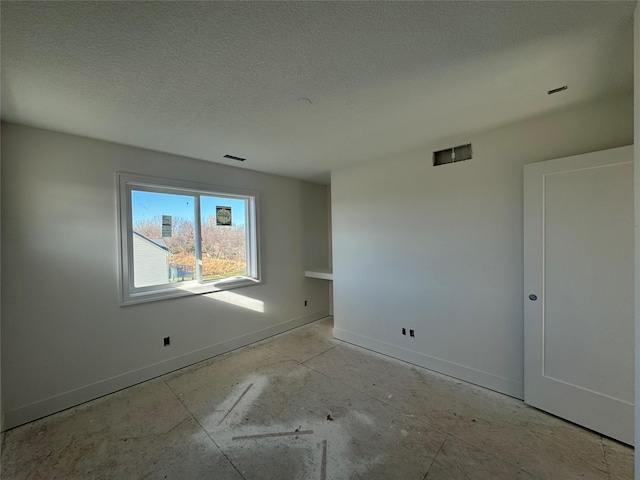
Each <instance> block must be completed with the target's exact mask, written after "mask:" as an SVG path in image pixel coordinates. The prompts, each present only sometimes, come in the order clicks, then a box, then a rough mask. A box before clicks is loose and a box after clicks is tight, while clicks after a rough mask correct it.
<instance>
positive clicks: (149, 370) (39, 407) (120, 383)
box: [2, 309, 329, 431]
mask: <svg viewBox="0 0 640 480" xmlns="http://www.w3.org/2000/svg"><path fill="white" fill-rule="evenodd" d="M328 315H329V310H328V309H323V310H319V311H317V312H314V313H310V314H308V315H304V316H302V317H298V318H294V319H292V320H288V321H286V322H282V323H278V324H276V325H272V326H270V327H267V328H263V329H261V330H257V331H255V332H251V333H248V334H246V335H242V336H240V337H236V338H232V339H230V340H226V341H224V342H221V343H217V344H215V345H211V346H209V347H205V348H202V349H200V350H196V351H193V352H189V353H185V354H183V355H179V356H177V357H173V358H170V359H167V360H163V361H162V362H158V363H155V364H152V365H148V366H146V367H142V368H139V369H136V370H132V371H130V372H125V373H123V374H120V375H116V376H114V377H111V378H107V379H104V380H99V381H97V382H94V383H91V384H89V385H85V386H82V387H79V388H76V389H74V390H70V391H67V392H64V393H60V394H58V395H54V396H52V397H49V398H45V399H43V400H39V401H37V402H33V403H30V404H28V405H24V406H22V407H19V408H16V409H13V410H9V411H7V412H4V422H3V425H2V431H4V430H8V429H10V428H14V427H17V426H19V425H22V424H24V423H27V422H32V421H33V420H37V419H39V418H42V417H46V416H47V415H51V414H53V413H56V412H60V411H62V410H66V409H67V408H71V407H74V406H76V405H80V404H81V403H85V402H88V401H90V400H94V399H96V398H99V397H102V396H104V395H108V394H110V393H113V392H117V391H118V390H122V389H123V388H127V387H131V386H133V385H136V384H138V383H141V382H144V381H147V380H150V379H152V378H155V377H158V376H160V375H164V374H166V373H169V372H173V371H175V370H178V369H180V368H184V367H187V366H189V365H193V364H194V363H198V362H201V361H203V360H207V359H209V358H212V357H215V356H217V355H220V354H223V353H227V352H230V351H231V350H235V349H236V348H240V347H244V346H246V345H249V344H251V343H255V342H259V341H260V340H264V339H265V338H269V337H271V336H273V335H277V334H279V333H282V332H286V331H287V330H291V329H292V328H296V327H300V326H302V325H305V324H307V323H310V322H313V321H315V320H319V319H321V318H324V317H326V316H328Z"/></svg>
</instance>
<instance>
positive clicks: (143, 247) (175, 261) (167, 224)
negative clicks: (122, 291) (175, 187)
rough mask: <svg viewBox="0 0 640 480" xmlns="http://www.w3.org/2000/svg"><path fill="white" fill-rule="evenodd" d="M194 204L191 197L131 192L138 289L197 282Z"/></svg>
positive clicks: (135, 273)
mask: <svg viewBox="0 0 640 480" xmlns="http://www.w3.org/2000/svg"><path fill="white" fill-rule="evenodd" d="M194 203H195V198H194V197H193V196H189V195H175V194H171V193H156V192H146V191H143V190H132V191H131V211H132V222H133V239H132V244H133V272H134V286H135V287H136V288H139V287H148V286H153V285H164V284H167V283H177V282H186V281H190V280H195V266H196V256H195V242H194V238H195V237H194V224H195V221H194V220H195V214H194Z"/></svg>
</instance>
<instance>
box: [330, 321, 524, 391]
mask: <svg viewBox="0 0 640 480" xmlns="http://www.w3.org/2000/svg"><path fill="white" fill-rule="evenodd" d="M333 336H334V337H335V338H337V339H338V340H344V341H345V342H348V343H352V344H354V345H357V346H359V347H363V348H367V349H369V350H373V351H375V352H378V353H382V354H383V355H388V356H390V357H394V358H397V359H399V360H402V361H405V362H409V363H412V364H414V365H418V366H419V367H424V368H428V369H429V370H433V371H434V372H437V373H442V374H444V375H448V376H451V377H455V378H458V379H460V380H464V381H466V382H469V383H473V384H474V385H478V386H481V387H484V388H488V389H490V390H494V391H496V392H499V393H504V394H505V395H509V396H511V397H515V398H518V399H520V400H522V399H523V398H524V384H522V383H520V382H516V381H513V380H510V379H508V378H504V377H499V376H497V375H493V374H491V373H488V372H483V371H482V370H476V369H473V368H470V367H466V366H464V365H460V364H457V363H453V362H449V361H447V360H442V359H440V358H436V357H432V356H430V355H425V354H424V353H419V352H414V351H412V350H408V349H405V348H402V347H398V346H396V345H392V344H390V343H387V342H383V341H380V340H376V339H374V338H370V337H365V336H363V335H358V334H357V333H352V332H348V331H345V330H341V329H339V328H334V329H333Z"/></svg>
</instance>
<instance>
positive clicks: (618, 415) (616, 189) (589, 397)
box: [524, 146, 634, 444]
mask: <svg viewBox="0 0 640 480" xmlns="http://www.w3.org/2000/svg"><path fill="white" fill-rule="evenodd" d="M524 238H525V243H524V271H525V278H524V287H525V292H524V293H525V300H524V301H525V309H524V310H525V326H524V333H525V372H524V373H525V390H524V392H525V393H524V397H525V402H526V403H528V404H530V405H532V406H534V407H537V408H540V409H541V410H545V411H548V412H549V413H552V414H554V415H557V416H559V417H562V418H565V419H567V420H570V421H572V422H575V423H578V424H580V425H583V426H585V427H587V428H590V429H592V430H595V431H597V432H600V433H602V434H604V435H607V436H609V437H612V438H615V439H618V440H620V441H622V442H625V443H628V444H633V425H634V422H633V401H634V398H633V395H634V393H633V392H634V377H633V358H634V357H633V355H634V321H633V303H634V298H633V295H634V283H633V282H634V279H633V248H634V240H633V146H629V147H621V148H616V149H612V150H606V151H601V152H594V153H589V154H585V155H578V156H574V157H567V158H561V159H558V160H550V161H547V162H540V163H536V164H531V165H527V166H525V167H524Z"/></svg>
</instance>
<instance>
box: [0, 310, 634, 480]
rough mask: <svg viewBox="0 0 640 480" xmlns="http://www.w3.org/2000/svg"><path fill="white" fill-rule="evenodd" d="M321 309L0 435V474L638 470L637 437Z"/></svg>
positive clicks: (406, 478) (529, 474) (322, 479)
mask: <svg viewBox="0 0 640 480" xmlns="http://www.w3.org/2000/svg"><path fill="white" fill-rule="evenodd" d="M332 325H333V324H332V319H331V318H328V319H325V320H321V321H319V322H315V323H312V324H310V325H307V326H304V327H301V328H298V329H295V330H292V331H290V332H287V333H284V334H282V335H279V336H276V337H273V338H271V339H268V340H265V341H263V342H260V343H258V344H255V345H251V346H249V347H245V348H243V349H240V350H236V351H234V352H231V353H228V354H226V355H222V356H219V357H216V358H213V359H211V360H208V361H205V362H202V363H199V364H196V365H193V366H191V367H188V368H184V369H182V370H180V371H177V372H174V373H172V374H169V375H165V376H164V377H161V378H157V379H154V380H151V381H148V382H145V383H143V384H140V385H137V386H135V387H132V388H128V389H126V390H123V391H121V392H117V393H114V394H112V395H108V396H106V397H103V398H100V399H98V400H94V401H92V402H89V403H86V404H84V405H80V406H78V407H75V408H72V409H70V410H67V411H64V412H61V413H58V414H56V415H52V416H50V417H47V418H44V419H41V420H38V421H36V422H32V423H29V424H27V425H24V426H21V427H18V428H15V429H13V430H10V431H8V432H6V433H5V435H4V438H3V448H2V458H1V461H2V463H1V468H2V471H1V476H2V478H3V479H4V478H6V479H56V478H59V479H141V478H145V479H147V478H149V479H164V478H168V479H172V478H173V479H185V480H189V479H199V478H203V479H204V478H207V479H223V480H226V479H236V480H240V479H245V480H253V479H278V480H288V479H304V480H307V479H318V480H326V479H335V480H343V479H345V480H346V479H360V478H362V479H385V480H389V479H401V480H411V479H415V480H424V479H430V480H440V479H448V480H456V479H492V480H497V479H510V480H511V479H533V478H539V479H559V480H569V479H582V480H585V479H598V480H614V479H632V478H633V449H631V448H629V447H626V446H624V445H622V444H619V443H617V442H614V441H612V440H609V439H607V438H603V437H601V436H599V435H596V434H594V433H592V432H590V431H587V430H584V429H582V428H579V427H577V426H575V425H573V424H570V423H567V422H564V421H562V420H560V419H558V418H555V417H553V416H550V415H547V414H545V413H543V412H540V411H538V410H535V409H533V408H530V407H528V406H526V405H524V403H522V402H521V401H518V400H515V399H512V398H509V397H506V396H503V395H500V394H497V393H494V392H491V391H488V390H485V389H482V388H479V387H475V386H473V385H469V384H467V383H464V382H461V381H458V380H454V379H451V378H448V377H445V376H442V375H438V374H435V373H433V372H430V371H428V370H425V369H422V368H418V367H414V366H412V365H409V364H406V363H403V362H400V361H397V360H394V359H391V358H388V357H385V356H382V355H378V354H376V353H373V352H370V351H367V350H364V349H361V348H358V347H355V346H352V345H349V344H346V343H343V342H340V341H338V340H335V339H333V338H332V336H331V329H332Z"/></svg>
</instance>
